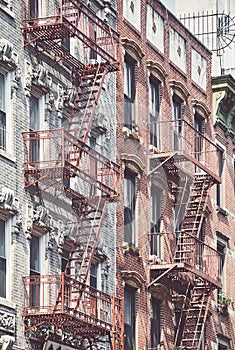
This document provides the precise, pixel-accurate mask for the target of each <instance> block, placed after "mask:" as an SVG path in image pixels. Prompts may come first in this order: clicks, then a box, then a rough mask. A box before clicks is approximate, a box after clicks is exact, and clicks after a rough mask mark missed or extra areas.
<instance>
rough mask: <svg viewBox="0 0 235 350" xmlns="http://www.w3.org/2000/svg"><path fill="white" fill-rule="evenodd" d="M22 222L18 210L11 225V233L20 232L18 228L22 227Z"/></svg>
mask: <svg viewBox="0 0 235 350" xmlns="http://www.w3.org/2000/svg"><path fill="white" fill-rule="evenodd" d="M22 223H23V220H22V215H21V213H20V212H18V213H17V214H16V216H15V222H14V224H13V225H12V233H15V234H17V235H18V234H19V233H20V229H21V227H22Z"/></svg>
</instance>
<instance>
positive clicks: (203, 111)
mask: <svg viewBox="0 0 235 350" xmlns="http://www.w3.org/2000/svg"><path fill="white" fill-rule="evenodd" d="M191 102H192V105H193V109H194V111H195V112H197V113H198V114H200V115H201V116H202V117H204V118H207V117H209V115H210V114H211V111H210V109H209V107H208V106H207V105H206V104H205V103H204V102H203V101H201V100H197V99H192V100H191ZM195 112H194V113H195Z"/></svg>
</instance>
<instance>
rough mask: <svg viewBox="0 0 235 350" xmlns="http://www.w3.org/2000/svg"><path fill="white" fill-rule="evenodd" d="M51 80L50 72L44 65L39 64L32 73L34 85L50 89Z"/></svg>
mask: <svg viewBox="0 0 235 350" xmlns="http://www.w3.org/2000/svg"><path fill="white" fill-rule="evenodd" d="M50 83H51V79H49V78H48V72H47V70H46V68H45V67H44V66H43V65H42V64H38V65H37V67H36V69H35V70H33V73H32V84H34V85H38V86H41V87H43V88H46V89H50V87H51V86H50V85H51V84H50Z"/></svg>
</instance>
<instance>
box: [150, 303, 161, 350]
mask: <svg viewBox="0 0 235 350" xmlns="http://www.w3.org/2000/svg"><path fill="white" fill-rule="evenodd" d="M151 306H152V310H151V347H152V348H155V347H157V346H158V345H159V344H160V333H161V322H160V311H161V309H160V306H161V302H160V300H157V299H154V298H153V299H152V305H151Z"/></svg>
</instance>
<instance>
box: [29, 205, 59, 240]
mask: <svg viewBox="0 0 235 350" xmlns="http://www.w3.org/2000/svg"><path fill="white" fill-rule="evenodd" d="M33 229H36V230H37V231H41V232H42V233H46V232H50V231H51V230H52V229H53V227H52V223H51V217H50V216H49V215H48V210H47V209H46V208H45V207H43V206H42V205H36V206H35V208H34V209H33V208H32V207H31V206H30V205H29V206H28V209H27V219H26V230H25V235H26V238H27V239H31V238H32V231H33Z"/></svg>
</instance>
